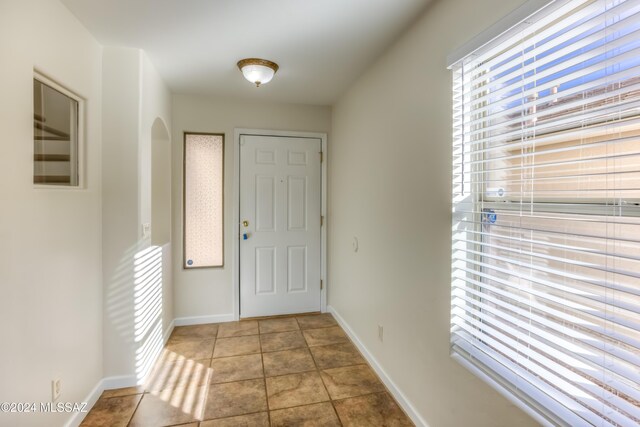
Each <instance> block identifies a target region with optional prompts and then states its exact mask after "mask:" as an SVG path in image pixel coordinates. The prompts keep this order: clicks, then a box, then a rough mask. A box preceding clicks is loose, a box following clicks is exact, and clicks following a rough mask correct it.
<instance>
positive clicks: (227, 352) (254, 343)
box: [213, 335, 260, 358]
mask: <svg viewBox="0 0 640 427" xmlns="http://www.w3.org/2000/svg"><path fill="white" fill-rule="evenodd" d="M254 353H260V337H258V335H250V336H246V337H236V338H219V339H218V340H217V341H216V347H215V349H214V350H213V357H214V358H215V357H230V356H241V355H243V354H254Z"/></svg>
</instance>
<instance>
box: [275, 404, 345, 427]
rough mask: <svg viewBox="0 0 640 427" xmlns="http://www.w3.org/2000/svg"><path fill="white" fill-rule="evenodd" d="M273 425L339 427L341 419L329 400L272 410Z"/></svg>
mask: <svg viewBox="0 0 640 427" xmlns="http://www.w3.org/2000/svg"><path fill="white" fill-rule="evenodd" d="M271 426H272V427H285V426H296V427H316V426H323V427H333V426H336V427H339V426H340V421H338V417H337V416H336V412H335V411H334V410H333V405H331V403H329V402H324V403H316V404H314V405H306V406H297V407H295V408H287V409H278V410H275V411H271Z"/></svg>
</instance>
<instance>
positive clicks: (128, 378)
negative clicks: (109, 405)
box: [64, 375, 136, 427]
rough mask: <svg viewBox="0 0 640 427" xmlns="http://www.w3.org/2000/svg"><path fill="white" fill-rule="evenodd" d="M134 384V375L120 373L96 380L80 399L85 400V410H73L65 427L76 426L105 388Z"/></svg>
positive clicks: (131, 385)
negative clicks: (91, 388)
mask: <svg viewBox="0 0 640 427" xmlns="http://www.w3.org/2000/svg"><path fill="white" fill-rule="evenodd" d="M135 385H136V376H135V375H121V376H117V377H107V378H103V379H101V380H100V381H98V384H96V386H95V387H94V388H93V390H91V391H90V392H89V394H88V395H87V397H85V398H84V400H82V402H86V403H87V406H86V408H85V410H86V412H74V413H73V415H72V416H71V418H69V420H68V421H67V423H66V424H64V426H65V427H78V426H79V425H80V423H82V420H84V417H85V416H86V415H87V413H88V412H89V411H90V410H91V408H93V405H95V404H96V402H97V401H98V399H99V398H100V395H101V394H102V392H103V391H105V390H111V389H114V388H124V387H133V386H135Z"/></svg>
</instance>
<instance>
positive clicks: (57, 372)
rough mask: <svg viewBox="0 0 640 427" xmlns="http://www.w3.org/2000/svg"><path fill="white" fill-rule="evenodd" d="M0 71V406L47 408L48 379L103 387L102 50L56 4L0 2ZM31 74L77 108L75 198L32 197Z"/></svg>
mask: <svg viewBox="0 0 640 427" xmlns="http://www.w3.org/2000/svg"><path fill="white" fill-rule="evenodd" d="M0 63H1V64H2V65H1V66H0V94H2V95H1V96H0V129H2V149H1V150H0V151H1V152H2V154H1V155H0V181H1V182H2V185H0V324H1V325H2V328H1V331H2V332H1V333H0V342H1V343H2V344H1V346H0V348H1V349H2V351H0V401H2V402H5V401H10V402H11V401H13V402H41V401H42V402H49V401H51V384H50V381H51V379H53V378H54V377H58V378H60V379H61V380H62V395H61V397H60V401H64V402H81V401H83V400H84V398H85V397H86V396H87V394H88V393H89V391H90V390H91V389H92V388H93V387H94V386H95V385H96V383H97V382H98V380H99V379H100V378H101V377H102V334H101V333H100V331H101V328H102V283H101V281H102V277H101V270H102V260H101V232H100V230H101V201H100V200H101V178H100V175H101V173H100V168H101V162H100V151H101V141H102V134H101V103H102V82H101V75H102V65H101V63H102V48H101V47H100V45H99V44H98V43H97V42H96V41H95V39H94V38H93V37H92V36H91V34H89V33H88V32H87V31H86V30H85V28H84V27H83V26H82V25H81V24H80V23H79V22H78V21H77V20H76V19H75V18H74V17H73V15H71V13H69V12H68V10H67V9H66V8H65V7H64V6H63V5H62V4H60V3H59V2H57V1H49V0H21V1H2V2H0ZM34 68H37V69H38V70H39V71H41V72H42V73H44V74H46V75H47V76H49V77H50V78H52V79H53V80H55V81H57V82H58V83H60V84H62V85H63V86H65V87H67V88H69V89H70V90H72V91H74V92H76V93H77V94H79V95H80V96H82V97H83V98H85V99H86V110H85V112H86V123H85V124H86V138H85V140H84V143H85V147H86V156H85V159H84V161H85V162H86V171H87V175H86V188H84V189H63V190H54V189H34V186H33V184H32V182H33V181H32V179H33V176H32V175H33V82H32V79H33V70H34ZM68 417H69V414H43V413H38V414H23V415H13V416H9V415H7V414H0V425H20V426H31V425H33V426H36V425H37V426H42V425H60V424H62V423H63V421H64V420H66V419H67V418H68Z"/></svg>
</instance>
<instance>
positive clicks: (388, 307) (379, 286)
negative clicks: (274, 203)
mask: <svg viewBox="0 0 640 427" xmlns="http://www.w3.org/2000/svg"><path fill="white" fill-rule="evenodd" d="M521 3H522V0H483V1H476V0H446V1H444V0H440V1H436V2H434V3H433V4H432V5H431V6H429V7H428V8H427V10H426V11H425V13H424V15H423V16H422V17H421V18H420V19H419V20H418V21H417V22H416V23H415V24H414V25H413V26H412V27H411V28H410V29H409V30H408V31H407V32H406V33H405V34H404V36H403V37H401V38H400V40H399V41H397V43H396V44H395V45H394V46H392V47H391V48H390V49H389V50H388V51H387V52H386V53H385V54H384V55H383V56H382V57H381V58H380V59H379V60H378V61H377V62H376V63H375V64H373V65H372V66H371V67H370V69H369V70H368V71H367V72H366V73H365V74H364V75H363V76H361V77H360V78H359V79H358V80H357V82H356V83H355V84H354V85H353V86H352V87H351V88H350V89H349V90H348V92H347V93H346V94H345V95H343V96H342V98H341V99H340V100H339V102H337V104H336V105H334V109H333V115H332V132H333V140H332V143H331V149H330V150H329V164H328V165H329V181H330V182H329V213H328V225H329V236H328V239H329V283H328V284H329V288H328V290H329V304H330V305H331V306H332V307H333V308H334V309H335V310H336V311H337V312H338V314H340V315H341V316H342V317H343V318H344V319H345V321H346V322H347V323H348V324H349V325H350V326H351V328H352V329H353V331H354V332H355V333H356V334H357V335H358V337H359V338H360V339H361V340H362V342H363V343H364V345H365V346H366V347H367V348H368V349H369V350H370V351H371V353H372V354H373V356H374V357H375V358H376V359H377V360H378V361H379V362H380V364H381V365H382V367H383V369H384V370H385V371H386V372H387V373H388V374H389V376H390V377H391V379H392V380H393V381H394V382H395V384H396V385H397V386H398V387H399V388H400V390H402V392H403V393H404V394H405V395H406V396H407V398H408V399H409V401H410V402H411V403H412V405H413V406H414V407H415V408H416V409H417V411H418V412H419V414H420V415H421V416H422V418H423V419H424V420H425V421H426V423H428V425H430V426H438V427H440V426H474V427H479V426H492V427H497V426H505V427H507V426H509V427H510V426H525V425H534V424H535V423H534V422H533V420H532V419H530V418H529V417H528V416H527V415H525V414H524V413H523V412H521V411H520V410H519V409H517V408H515V407H514V406H513V405H511V404H510V403H509V402H508V401H507V400H505V399H504V398H503V397H501V396H500V395H498V393H497V392H495V391H493V390H492V389H491V388H490V387H488V386H487V385H485V384H484V383H483V382H482V381H480V380H479V379H477V378H476V377H474V376H473V375H472V374H470V373H469V372H467V371H466V370H465V369H464V368H462V367H461V366H459V365H458V364H457V363H456V362H454V361H453V360H452V359H451V358H450V356H449V304H450V262H451V261H450V256H451V250H450V247H451V206H450V203H451V135H452V124H451V73H450V72H449V71H448V70H447V69H446V56H447V55H448V54H449V53H450V52H451V51H453V50H454V49H455V48H456V47H458V46H460V45H462V44H463V43H464V42H466V41H467V40H468V39H470V38H471V37H473V36H474V35H476V34H478V33H479V32H480V31H482V30H483V29H484V28H486V27H488V26H489V25H491V24H493V23H494V22H495V21H497V20H498V19H499V18H501V17H502V16H504V15H506V14H508V13H509V12H510V11H511V10H513V9H514V8H516V7H517V6H519V5H520V4H521ZM354 236H356V237H357V238H358V239H359V243H360V245H359V246H360V247H359V251H358V252H357V253H355V252H353V251H352V246H351V242H352V239H353V237H354ZM378 325H383V326H384V343H382V342H380V341H379V340H378V338H377V333H378Z"/></svg>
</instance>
